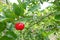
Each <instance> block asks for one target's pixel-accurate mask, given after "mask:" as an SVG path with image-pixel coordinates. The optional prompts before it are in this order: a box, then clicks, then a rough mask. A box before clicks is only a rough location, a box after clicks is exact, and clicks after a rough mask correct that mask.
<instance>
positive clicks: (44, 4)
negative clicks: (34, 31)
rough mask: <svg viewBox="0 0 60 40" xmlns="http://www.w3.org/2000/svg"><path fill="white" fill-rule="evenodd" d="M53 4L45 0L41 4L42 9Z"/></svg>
mask: <svg viewBox="0 0 60 40" xmlns="http://www.w3.org/2000/svg"><path fill="white" fill-rule="evenodd" d="M51 5H52V4H51V3H49V2H43V4H40V6H41V9H40V10H44V9H45V8H47V7H49V6H51Z"/></svg>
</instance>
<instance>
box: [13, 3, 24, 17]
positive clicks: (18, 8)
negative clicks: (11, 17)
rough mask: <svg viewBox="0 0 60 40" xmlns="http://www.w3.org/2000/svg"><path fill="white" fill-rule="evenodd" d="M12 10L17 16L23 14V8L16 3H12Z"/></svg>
mask: <svg viewBox="0 0 60 40" xmlns="http://www.w3.org/2000/svg"><path fill="white" fill-rule="evenodd" d="M13 11H14V13H15V14H16V15H17V16H23V13H24V9H23V8H22V7H21V8H20V7H19V6H18V5H17V4H16V3H14V4H13Z"/></svg>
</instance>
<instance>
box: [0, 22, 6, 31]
mask: <svg viewBox="0 0 60 40" xmlns="http://www.w3.org/2000/svg"><path fill="white" fill-rule="evenodd" d="M5 28H6V23H4V22H0V32H2V31H3V30H4V29H5Z"/></svg>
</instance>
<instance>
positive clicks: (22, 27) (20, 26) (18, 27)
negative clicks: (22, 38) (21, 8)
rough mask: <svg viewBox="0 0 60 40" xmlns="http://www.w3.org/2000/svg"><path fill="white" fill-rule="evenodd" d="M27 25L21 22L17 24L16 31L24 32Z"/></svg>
mask: <svg viewBox="0 0 60 40" xmlns="http://www.w3.org/2000/svg"><path fill="white" fill-rule="evenodd" d="M24 27H25V25H24V24H23V23H21V22H19V23H16V24H15V28H16V30H23V29H24Z"/></svg>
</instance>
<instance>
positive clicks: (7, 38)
mask: <svg viewBox="0 0 60 40" xmlns="http://www.w3.org/2000/svg"><path fill="white" fill-rule="evenodd" d="M17 1H18V4H16V3H13V4H10V2H8V1H7V3H8V4H3V3H0V35H1V34H2V35H1V36H0V40H50V38H49V36H50V34H55V35H57V34H58V32H60V0H55V1H54V2H50V0H22V1H21V0H17ZM44 2H45V3H46V4H47V3H50V4H51V6H48V7H47V8H45V9H43V10H41V5H43V3H44ZM45 6H46V5H45ZM45 6H42V7H43V8H44V7H45ZM18 22H22V23H24V24H25V29H24V30H22V31H20V30H16V29H15V27H14V26H15V23H18ZM4 32H5V33H4ZM56 33H57V34H56ZM3 34H4V35H3ZM57 36H58V35H57ZM59 38H60V37H59ZM59 38H58V39H59ZM56 39H57V38H56Z"/></svg>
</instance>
